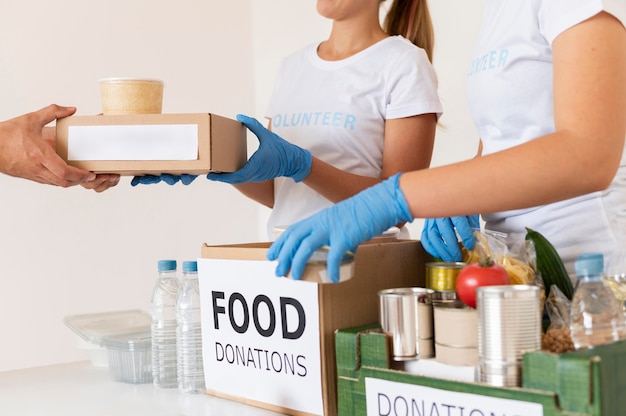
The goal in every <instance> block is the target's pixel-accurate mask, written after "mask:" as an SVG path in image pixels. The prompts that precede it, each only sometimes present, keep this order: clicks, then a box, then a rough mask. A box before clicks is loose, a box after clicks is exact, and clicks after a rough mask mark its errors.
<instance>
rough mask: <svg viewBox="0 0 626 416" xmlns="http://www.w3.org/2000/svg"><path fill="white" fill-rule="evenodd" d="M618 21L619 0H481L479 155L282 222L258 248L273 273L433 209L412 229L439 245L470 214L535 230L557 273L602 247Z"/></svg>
mask: <svg viewBox="0 0 626 416" xmlns="http://www.w3.org/2000/svg"><path fill="white" fill-rule="evenodd" d="M625 25H626V2H624V0H533V1H529V0H506V1H503V0H487V1H486V5H485V12H484V17H483V25H482V29H481V31H480V34H479V36H478V39H477V42H476V47H475V51H474V58H473V60H472V62H471V65H470V67H469V71H468V90H469V100H470V104H471V111H472V115H473V117H474V120H475V123H476V126H477V128H478V132H479V133H480V138H481V145H482V152H481V155H480V156H479V157H476V158H474V159H472V160H468V161H464V162H460V163H455V164H452V165H448V166H441V167H437V168H432V169H425V170H421V171H417V172H409V173H404V174H398V175H394V176H392V177H391V178H390V179H388V180H386V181H383V182H382V183H380V184H378V185H375V186H373V187H371V188H369V189H367V190H365V191H363V192H361V193H359V194H358V195H356V196H354V197H353V198H349V199H347V200H345V201H342V202H340V203H338V204H335V205H334V206H333V207H330V208H328V209H325V210H323V211H320V212H319V213H317V214H315V215H313V216H312V217H309V218H307V219H305V220H303V221H301V222H299V223H297V224H295V225H293V226H291V227H290V228H288V229H287V230H286V231H285V232H284V233H283V234H282V235H281V237H280V238H279V239H277V240H276V242H275V243H274V244H273V245H272V247H271V248H270V250H269V252H268V258H270V259H272V260H274V259H278V260H279V262H278V266H277V270H276V273H277V274H278V275H285V274H286V273H287V271H289V269H290V268H291V273H292V276H294V277H296V278H297V277H298V276H300V275H301V273H302V270H303V269H304V264H305V262H306V259H307V258H308V256H309V255H310V253H311V252H312V250H315V249H316V248H318V247H320V246H321V245H324V244H329V245H330V253H329V255H328V267H329V273H330V276H331V278H336V276H338V264H339V259H340V258H341V255H342V254H343V253H344V252H345V251H346V250H354V249H356V246H357V245H358V243H359V242H361V241H365V240H367V239H369V238H371V236H372V235H376V233H378V232H380V230H384V229H385V228H386V227H388V226H389V225H391V224H395V223H398V222H403V221H411V220H412V219H413V218H414V217H421V218H438V219H437V220H434V219H431V220H427V224H426V225H425V230H424V233H423V235H422V242H423V243H424V245H425V246H426V247H427V249H429V251H430V252H431V254H433V255H435V256H437V257H442V258H443V257H444V256H448V255H450V254H454V250H453V249H456V250H457V251H458V249H459V248H458V242H457V238H456V236H455V235H454V233H455V228H454V226H455V225H456V224H461V225H463V224H464V220H466V219H467V218H468V217H462V216H464V215H469V216H470V217H469V218H475V217H474V216H473V215H472V214H475V213H482V214H483V218H484V219H485V221H486V227H487V228H489V229H492V230H496V231H504V232H506V233H509V234H518V235H519V234H521V233H525V227H530V228H532V229H535V230H537V231H539V232H541V233H542V234H544V235H545V236H546V237H547V238H548V239H549V240H550V241H551V242H553V243H554V245H555V247H556V249H557V251H558V252H559V254H560V255H561V257H562V258H563V260H564V262H565V264H566V266H567V267H568V270H569V271H570V272H571V271H572V269H573V268H572V265H573V261H574V259H575V257H576V256H577V255H578V254H580V253H582V252H589V251H595V252H602V253H604V254H605V256H607V257H609V256H610V254H611V253H612V252H613V250H614V249H615V248H616V247H617V244H618V241H619V240H620V239H623V237H624V236H623V235H620V234H622V233H623V232H624V229H625V228H624V225H625V224H626V163H625V162H624V158H623V153H624V152H623V151H624V143H625V137H626V29H625ZM446 217H447V218H446ZM348 224H349V225H350V226H349V227H346V226H347V225H348ZM466 228H467V227H466ZM338 230H339V231H338ZM340 231H341V232H340ZM456 231H458V232H459V234H460V235H461V237H464V238H466V237H467V235H465V234H467V233H468V232H469V230H465V231H463V230H459V229H457V230H456ZM607 261H610V258H607Z"/></svg>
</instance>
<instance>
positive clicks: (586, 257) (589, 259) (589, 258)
mask: <svg viewBox="0 0 626 416" xmlns="http://www.w3.org/2000/svg"><path fill="white" fill-rule="evenodd" d="M574 270H575V271H576V275H578V276H592V275H599V274H600V275H601V274H602V273H604V256H603V255H602V253H583V254H581V255H579V256H578V259H576V262H575V263H574Z"/></svg>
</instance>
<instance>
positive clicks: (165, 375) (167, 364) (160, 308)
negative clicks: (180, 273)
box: [150, 260, 180, 388]
mask: <svg viewBox="0 0 626 416" xmlns="http://www.w3.org/2000/svg"><path fill="white" fill-rule="evenodd" d="M158 271H159V277H158V279H157V281H156V283H155V284H154V290H153V292H152V302H151V304H150V314H151V315H152V381H153V384H154V385H155V387H161V388H176V387H177V386H178V375H177V365H176V361H177V360H176V299H177V298H178V290H179V287H180V281H179V280H178V277H177V275H176V260H159V263H158Z"/></svg>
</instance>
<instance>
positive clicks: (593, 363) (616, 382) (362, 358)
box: [335, 325, 626, 416]
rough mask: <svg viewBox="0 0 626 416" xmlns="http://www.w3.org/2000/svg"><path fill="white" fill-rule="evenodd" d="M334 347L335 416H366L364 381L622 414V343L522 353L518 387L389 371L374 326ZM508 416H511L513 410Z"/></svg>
mask: <svg viewBox="0 0 626 416" xmlns="http://www.w3.org/2000/svg"><path fill="white" fill-rule="evenodd" d="M335 348H336V357H337V358H336V359H337V378H338V379H337V388H338V409H339V415H365V414H367V408H366V396H365V379H366V378H374V379H380V380H388V381H394V382H399V383H407V384H413V385H420V386H425V387H430V388H434V389H438V390H443V391H448V392H458V393H470V394H474V395H480V396H489V397H494V398H500V399H510V400H517V401H522V402H529V403H537V404H540V405H541V406H542V407H543V415H544V416H557V415H569V416H574V415H576V416H611V415H616V416H618V415H620V416H621V415H626V391H622V390H626V341H620V342H617V343H614V344H611V345H606V346H601V347H596V348H594V349H591V350H583V351H574V352H568V353H564V354H559V355H557V354H549V353H543V352H533V353H527V354H525V355H524V360H523V367H522V368H523V370H522V380H523V381H522V387H519V388H505V387H493V386H490V385H487V384H481V383H470V382H462V381H452V380H444V379H439V378H433V377H426V376H420V375H416V374H412V373H407V372H403V371H398V370H393V369H390V362H391V361H390V357H391V351H392V349H391V340H390V338H389V337H388V336H386V335H385V334H383V333H382V332H381V330H380V327H379V326H378V325H368V326H363V327H357V328H350V329H344V330H339V331H337V332H336V333H335ZM409 414H419V413H409ZM511 414H512V415H513V414H516V413H515V412H514V409H512V410H511ZM465 416H467V414H466V415H465ZM498 416H500V415H498Z"/></svg>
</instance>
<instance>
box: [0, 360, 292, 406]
mask: <svg viewBox="0 0 626 416" xmlns="http://www.w3.org/2000/svg"><path fill="white" fill-rule="evenodd" d="M279 414H280V413H276V412H272V411H269V410H266V409H262V408H258V407H253V406H248V405H245V404H242V403H238V402H235V401H231V400H226V399H221V398H218V397H214V396H209V395H206V394H186V393H182V392H180V391H179V390H178V389H160V388H155V387H154V386H153V385H152V383H146V384H128V383H121V382H115V381H112V380H111V378H110V374H109V369H108V368H101V367H95V366H93V365H91V363H90V362H89V361H84V362H77V363H70V364H61V365H54V366H49V367H37V368H29V369H23V370H15V371H6V372H0V415H6V416H9V415H10V416H40V415H41V416H56V415H63V416H73V415H76V416H79V415H80V416H127V415H128V416H144V415H145V416H148V415H150V416H160V415H164V416H165V415H167V416H195V415H198V416H200V415H202V416H213V415H220V416H222V415H237V416H275V415H279Z"/></svg>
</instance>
